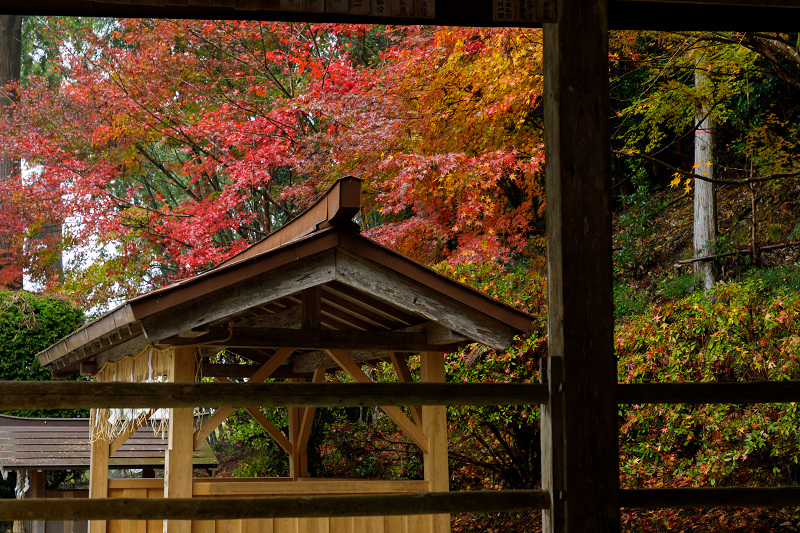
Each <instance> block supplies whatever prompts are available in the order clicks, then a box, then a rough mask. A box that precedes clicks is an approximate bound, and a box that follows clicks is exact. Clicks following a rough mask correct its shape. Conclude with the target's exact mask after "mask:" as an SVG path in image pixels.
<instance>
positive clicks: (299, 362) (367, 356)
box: [292, 350, 391, 374]
mask: <svg viewBox="0 0 800 533" xmlns="http://www.w3.org/2000/svg"><path fill="white" fill-rule="evenodd" d="M345 353H346V354H347V357H349V358H350V359H352V360H353V361H355V362H356V363H363V362H366V361H375V360H383V361H385V360H386V359H389V358H390V357H391V353H390V352H387V351H383V350H380V351H373V350H345ZM318 368H326V369H328V368H339V365H337V364H336V361H334V360H333V358H332V357H331V356H330V355H328V354H327V352H325V351H324V350H316V351H313V352H306V353H304V354H299V355H296V356H295V357H293V358H292V371H293V372H295V373H297V374H306V373H309V372H313V371H314V370H316V369H318Z"/></svg>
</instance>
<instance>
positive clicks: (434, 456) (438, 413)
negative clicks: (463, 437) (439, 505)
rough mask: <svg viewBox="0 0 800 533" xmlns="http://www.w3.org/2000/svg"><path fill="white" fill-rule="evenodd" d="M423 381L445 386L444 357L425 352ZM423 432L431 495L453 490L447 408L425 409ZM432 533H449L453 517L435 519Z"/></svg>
mask: <svg viewBox="0 0 800 533" xmlns="http://www.w3.org/2000/svg"><path fill="white" fill-rule="evenodd" d="M420 359H421V360H420V363H421V369H420V370H421V376H420V377H421V380H422V381H423V382H425V383H432V382H444V380H445V375H444V354H443V353H441V352H423V353H422V354H421V355H420ZM422 432H423V433H424V434H425V435H426V436H427V437H428V453H423V454H422V460H423V468H424V472H425V481H427V482H429V483H430V486H431V492H447V491H449V490H450V471H449V467H448V462H447V408H446V407H444V406H438V405H424V406H422ZM431 521H432V524H431V533H449V532H450V515H448V514H437V515H432V516H431Z"/></svg>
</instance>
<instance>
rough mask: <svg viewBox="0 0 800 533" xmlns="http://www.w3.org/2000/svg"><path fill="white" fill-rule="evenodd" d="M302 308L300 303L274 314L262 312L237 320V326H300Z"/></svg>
mask: <svg viewBox="0 0 800 533" xmlns="http://www.w3.org/2000/svg"><path fill="white" fill-rule="evenodd" d="M301 321H302V309H301V308H300V306H299V305H295V306H292V307H289V308H288V309H284V310H283V311H279V312H277V313H273V314H262V315H258V316H254V317H252V318H248V319H246V320H243V321H241V322H237V323H236V325H237V327H243V328H244V327H248V328H299V327H300V324H301Z"/></svg>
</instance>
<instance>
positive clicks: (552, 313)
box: [542, 0, 620, 533]
mask: <svg viewBox="0 0 800 533" xmlns="http://www.w3.org/2000/svg"><path fill="white" fill-rule="evenodd" d="M556 3H557V12H558V22H555V23H549V24H544V65H545V72H544V84H545V161H546V167H545V176H546V178H545V186H546V189H545V190H546V197H547V265H548V276H547V282H548V335H549V337H548V345H549V355H550V357H548V358H547V362H548V368H547V369H545V370H546V371H549V372H550V377H551V378H554V377H556V376H555V375H554V372H553V371H554V369H555V370H556V371H555V374H556V375H557V374H558V370H563V378H562V380H561V383H555V382H553V381H552V380H551V383H550V386H551V390H553V391H555V392H556V393H557V394H558V395H559V398H558V399H559V400H560V401H559V402H554V404H548V405H547V406H546V407H545V408H544V409H543V410H542V418H543V422H542V470H543V472H544V473H543V476H542V479H543V485H544V488H545V489H546V490H549V491H550V493H551V497H552V499H553V504H552V506H551V508H550V509H548V510H545V511H543V519H544V520H543V525H544V531H545V532H562V531H566V532H573V533H574V532H578V531H580V532H583V531H592V532H594V533H606V532H608V533H610V532H612V531H614V532H616V531H619V529H620V519H619V502H618V490H619V468H618V462H619V458H618V442H617V438H618V437H617V434H618V428H617V405H616V383H617V376H616V360H615V357H614V343H613V334H614V330H613V328H614V322H613V293H612V274H613V269H612V257H611V211H610V199H611V175H610V161H609V159H610V140H609V92H608V1H607V0H557V1H556ZM555 367H558V368H555ZM556 379H557V378H556ZM551 405H560V407H559V409H560V413H559V412H554V411H553V410H552V407H551ZM559 483H560V484H561V488H560V489H558V490H557V491H555V490H554V488H556V487H557V486H558V484H559Z"/></svg>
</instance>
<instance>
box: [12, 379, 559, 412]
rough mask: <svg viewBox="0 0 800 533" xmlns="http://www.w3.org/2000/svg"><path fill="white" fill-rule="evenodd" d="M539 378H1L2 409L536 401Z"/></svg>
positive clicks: (540, 397)
mask: <svg viewBox="0 0 800 533" xmlns="http://www.w3.org/2000/svg"><path fill="white" fill-rule="evenodd" d="M547 400H548V391H547V385H542V384H540V383H116V382H115V383H87V382H80V381H63V382H53V381H31V382H25V381H0V411H10V410H16V409H89V408H93V407H114V408H137V407H138V408H152V407H197V406H218V407H240V406H248V405H258V406H261V407H299V406H315V407H364V406H370V405H535V404H541V403H546V402H547Z"/></svg>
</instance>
